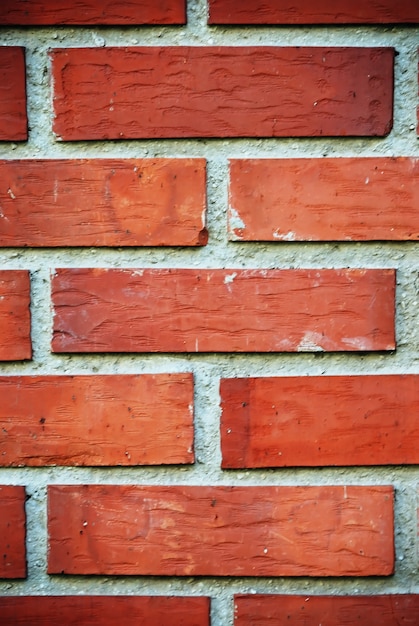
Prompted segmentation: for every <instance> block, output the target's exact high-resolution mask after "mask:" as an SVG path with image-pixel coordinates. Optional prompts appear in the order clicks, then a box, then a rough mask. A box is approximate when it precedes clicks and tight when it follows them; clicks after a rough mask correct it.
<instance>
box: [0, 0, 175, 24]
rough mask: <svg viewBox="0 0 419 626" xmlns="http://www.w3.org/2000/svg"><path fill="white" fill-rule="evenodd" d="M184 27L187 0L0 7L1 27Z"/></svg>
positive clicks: (85, 0) (64, 0) (15, 2)
mask: <svg viewBox="0 0 419 626" xmlns="http://www.w3.org/2000/svg"><path fill="white" fill-rule="evenodd" d="M185 23H186V2H185V0H159V1H158V2H156V0H141V1H136V2H132V1H130V0H77V2H76V3H75V2H72V1H71V0H48V2H45V1H43V0H30V2H28V0H7V1H5V2H4V1H3V3H2V4H1V5H0V25H16V26H24V25H34V26H47V25H51V24H55V25H61V24H62V25H64V24H73V25H88V24H91V25H94V24H104V25H110V26H112V25H114V26H117V25H129V24H131V25H136V24H151V25H152V24H185Z"/></svg>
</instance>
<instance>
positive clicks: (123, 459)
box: [0, 374, 194, 466]
mask: <svg viewBox="0 0 419 626" xmlns="http://www.w3.org/2000/svg"><path fill="white" fill-rule="evenodd" d="M0 397H1V398H2V401H1V405H0V423H1V424H2V427H3V435H2V445H1V454H0V466H10V465H12V466H13V465H15V466H16V465H32V466H42V465H75V466H77V465H107V466H114V465H156V464H157V465H158V464H176V463H192V462H193V460H194V455H193V380H192V375H191V374H155V375H151V374H150V375H146V374H144V375H142V376H129V375H125V376H117V375H109V376H16V377H15V376H8V377H0Z"/></svg>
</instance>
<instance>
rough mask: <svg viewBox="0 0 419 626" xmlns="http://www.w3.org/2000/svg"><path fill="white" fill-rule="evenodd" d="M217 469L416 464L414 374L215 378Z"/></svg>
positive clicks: (418, 403) (417, 384)
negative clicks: (219, 412)
mask: <svg viewBox="0 0 419 626" xmlns="http://www.w3.org/2000/svg"><path fill="white" fill-rule="evenodd" d="M220 392H221V406H222V421H221V447H222V453H223V461H222V463H223V467H225V468H240V467H286V466H308V467H310V466H322V465H386V464H391V465H404V464H409V463H410V464H417V463H419V428H418V423H417V416H418V412H419V376H414V375H412V376H397V375H392V376H385V375H382V376H298V377H282V378H280V377H278V378H236V379H224V380H222V381H221V389H220Z"/></svg>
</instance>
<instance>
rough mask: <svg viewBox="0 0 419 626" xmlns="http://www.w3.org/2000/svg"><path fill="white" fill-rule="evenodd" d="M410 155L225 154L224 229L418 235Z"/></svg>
mask: <svg viewBox="0 0 419 626" xmlns="http://www.w3.org/2000/svg"><path fill="white" fill-rule="evenodd" d="M418 175H419V160H418V159H416V158H404V157H399V158H386V157H384V158H356V157H352V158H338V159H309V158H305V159H232V160H231V161H230V198H229V237H230V239H232V240H239V241H358V240H364V241H372V240H414V241H417V240H418V239H419V212H418V211H417V206H418V203H419V185H418V182H417V181H418Z"/></svg>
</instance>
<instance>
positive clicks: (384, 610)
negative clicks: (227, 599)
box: [234, 594, 419, 626]
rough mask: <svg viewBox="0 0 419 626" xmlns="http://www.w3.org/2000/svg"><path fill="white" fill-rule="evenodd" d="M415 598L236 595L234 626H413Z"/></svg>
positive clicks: (417, 609)
mask: <svg viewBox="0 0 419 626" xmlns="http://www.w3.org/2000/svg"><path fill="white" fill-rule="evenodd" d="M418 614H419V595H416V594H406V595H402V594H400V595H377V596H365V595H362V596H361V595H357V596H312V595H310V594H306V595H303V596H291V595H276V594H272V595H259V594H257V595H252V596H250V595H249V596H248V595H236V596H235V597H234V626H254V624H257V625H258V626H300V625H301V624H325V626H326V624H327V626H354V624H359V626H371V625H372V624H380V626H400V624H403V625H406V626H416V625H417V623H418Z"/></svg>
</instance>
